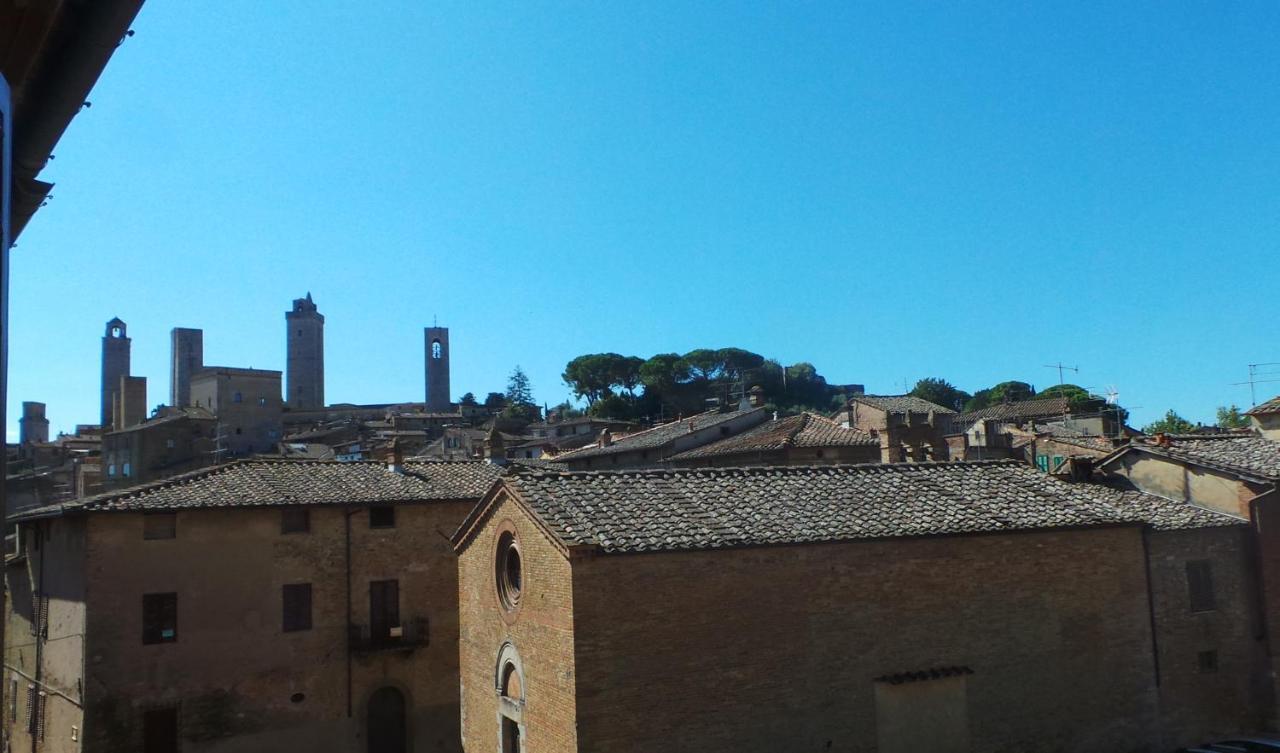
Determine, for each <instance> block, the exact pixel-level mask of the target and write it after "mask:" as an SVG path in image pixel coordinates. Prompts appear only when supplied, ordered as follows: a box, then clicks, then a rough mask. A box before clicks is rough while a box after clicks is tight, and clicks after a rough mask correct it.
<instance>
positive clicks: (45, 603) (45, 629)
mask: <svg viewBox="0 0 1280 753" xmlns="http://www.w3.org/2000/svg"><path fill="white" fill-rule="evenodd" d="M40 636H41V637H42V638H48V637H49V596H48V595H47V594H46V595H44V596H41V597H40Z"/></svg>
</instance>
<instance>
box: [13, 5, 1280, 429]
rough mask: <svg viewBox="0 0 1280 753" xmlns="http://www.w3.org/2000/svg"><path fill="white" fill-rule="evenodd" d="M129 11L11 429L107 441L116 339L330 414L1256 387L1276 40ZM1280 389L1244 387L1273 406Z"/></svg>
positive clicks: (579, 10) (50, 234) (1055, 30)
mask: <svg viewBox="0 0 1280 753" xmlns="http://www.w3.org/2000/svg"><path fill="white" fill-rule="evenodd" d="M854 6H855V4H853V3H831V4H819V3H805V4H796V3H779V4H776V5H759V4H746V3H733V4H730V3H721V4H715V3H673V4H665V3H659V2H644V3H614V4H612V5H611V7H607V6H606V4H604V3H587V4H573V5H553V4H550V3H524V4H515V3H511V4H501V5H499V4H485V3H474V2H465V3H454V4H443V3H434V2H433V3H423V2H416V1H415V2H404V3H392V2H377V3H368V2H359V3H357V2H346V3H338V2H318V3H312V2H283V1H281V2H270V3H264V2H261V0H242V1H239V2H218V3H208V2H205V3H197V2H186V1H182V2H175V1H174V0H150V1H149V2H148V3H147V4H146V6H145V7H144V8H143V10H142V13H141V15H140V16H139V18H138V20H137V22H136V24H135V26H134V28H135V29H136V30H137V35H136V36H134V37H132V38H131V39H129V40H128V41H127V42H125V44H124V45H123V46H122V47H121V48H120V49H119V50H118V51H117V53H116V55H115V57H114V58H113V59H112V61H111V64H110V66H109V67H108V68H107V71H106V74H105V75H104V76H103V78H102V80H101V81H100V82H99V84H98V86H97V88H96V89H95V90H94V92H93V94H92V96H91V100H92V102H93V106H92V107H91V108H90V109H88V110H85V111H83V112H82V114H81V115H80V116H79V117H78V118H77V119H76V121H75V122H74V123H73V125H72V127H71V128H70V130H69V131H68V133H67V135H66V136H65V137H64V139H63V141H62V143H61V144H60V145H59V147H58V150H57V153H56V154H57V159H56V161H54V162H53V163H51V164H50V166H49V168H48V169H47V170H46V172H45V174H44V177H46V178H47V179H53V180H55V181H56V182H57V184H58V185H57V187H56V189H55V190H54V200H53V201H52V202H51V203H50V204H49V206H47V207H46V208H45V209H43V210H42V211H41V212H40V213H39V214H38V215H37V217H36V218H35V220H34V221H33V223H32V224H31V226H30V227H29V228H28V230H27V231H26V233H25V234H24V235H23V237H22V238H21V239H20V240H19V244H18V246H17V248H16V249H15V251H14V255H13V260H12V269H13V282H12V300H11V302H10V312H11V319H12V334H11V341H10V343H11V356H10V374H11V382H10V384H11V388H10V398H9V399H10V405H9V416H10V424H11V425H10V427H9V432H10V436H11V437H12V436H13V435H14V431H15V429H16V419H17V414H18V408H19V404H20V402H21V401H22V400H24V399H25V400H41V401H45V402H47V403H49V413H50V418H51V420H52V422H53V427H54V429H55V430H56V429H69V428H71V427H72V426H73V425H74V424H75V423H76V422H94V421H96V419H97V413H98V380H99V346H100V342H99V338H100V337H101V335H102V330H103V326H104V323H105V322H106V321H107V320H108V319H110V318H111V317H112V316H117V315H118V316H120V317H121V318H123V319H124V320H125V321H126V322H128V324H129V331H130V335H131V336H132V337H133V364H134V369H133V372H134V373H135V374H141V375H145V376H147V377H148V378H149V380H150V381H149V390H150V402H151V404H153V405H154V404H157V403H160V402H163V401H165V400H166V399H167V397H168V381H169V380H168V364H167V358H168V347H169V344H168V342H169V341H168V337H169V334H168V333H169V330H170V328H172V327H174V326H188V327H201V328H203V329H204V330H205V348H206V361H207V362H210V363H217V364H224V365H237V366H254V367H258V368H276V369H282V368H283V366H284V345H285V330H284V320H283V313H284V311H285V309H286V308H288V307H289V302H290V300H291V299H292V298H294V297H297V296H301V295H302V294H304V293H306V292H307V291H311V293H312V294H313V296H314V297H315V300H316V302H317V304H318V305H319V307H320V310H321V311H322V312H323V313H324V314H325V316H326V317H327V328H326V333H325V334H326V345H327V350H326V360H327V366H328V371H327V385H326V386H327V397H328V399H329V400H330V401H331V402H339V401H351V402H382V401H395V400H420V399H422V393H423V386H422V383H423V375H422V346H423V343H422V327H423V326H424V325H427V324H430V323H431V321H432V317H433V316H438V317H439V321H440V323H441V324H442V325H447V326H449V327H450V328H451V337H452V341H453V369H454V370H453V389H454V393H455V394H454V397H455V398H456V397H458V396H459V395H460V394H461V393H463V392H465V391H473V392H476V393H478V394H481V395H483V394H484V393H485V392H487V391H489V390H500V389H502V388H503V387H504V385H505V381H506V377H507V375H508V374H509V373H510V371H511V369H512V367H513V366H515V365H516V364H520V365H522V366H523V367H524V368H525V369H526V371H527V372H528V373H529V375H530V377H531V379H532V381H533V385H534V388H535V393H536V396H537V398H538V399H539V401H545V402H549V403H555V402H557V401H559V400H560V399H562V398H564V397H565V396H567V392H568V391H567V389H566V388H565V387H564V385H563V384H562V382H561V380H560V372H561V371H562V369H563V366H564V364H565V362H566V361H567V360H569V359H570V358H571V357H573V356H575V355H578V354H581V353H587V352H596V351H604V350H613V351H618V352H621V353H626V354H635V355H641V356H648V355H651V354H653V353H655V352H660V351H678V352H684V351H686V350H689V349H691V348H695V347H724V346H730V345H732V346H737V347H744V348H748V349H751V350H755V351H757V352H760V353H763V354H765V355H767V356H770V357H774V358H777V359H779V360H781V361H783V362H784V363H793V362H796V361H800V360H806V361H811V362H812V363H814V364H815V365H817V367H818V370H819V371H820V373H822V374H823V375H824V376H826V377H827V378H828V379H830V380H832V381H837V382H862V383H865V384H866V386H867V388H868V390H869V391H874V392H894V391H901V390H902V381H903V379H904V378H905V379H907V380H910V381H914V380H915V379H917V378H919V377H925V376H942V377H946V378H947V379H949V380H951V381H952V382H954V383H955V384H957V385H958V386H960V387H962V388H965V389H968V390H970V391H973V390H976V389H979V388H982V387H987V386H990V385H991V384H993V383H995V382H998V381H1002V380H1005V379H1022V380H1026V381H1030V382H1033V383H1034V384H1036V385H1037V386H1038V387H1045V386H1048V385H1050V384H1052V383H1055V382H1056V381H1057V375H1056V373H1055V372H1053V371H1051V370H1050V369H1046V368H1044V366H1043V365H1044V364H1049V363H1054V362H1055V361H1057V360H1059V359H1062V360H1063V361H1065V362H1066V363H1068V364H1071V365H1077V364H1078V365H1079V367H1080V373H1079V375H1078V377H1076V376H1073V377H1072V380H1074V381H1077V382H1078V383H1080V384H1082V385H1084V386H1086V387H1090V388H1094V389H1098V390H1101V389H1103V388H1105V387H1106V386H1108V385H1115V386H1116V387H1118V389H1119V391H1120V394H1121V401H1122V402H1123V403H1126V404H1128V405H1130V406H1140V407H1136V408H1134V411H1133V412H1134V420H1135V422H1137V423H1144V422H1146V421H1148V420H1150V419H1152V418H1154V417H1155V416H1157V415H1158V414H1160V413H1162V412H1163V411H1164V410H1165V409H1167V408H1170V407H1172V408H1176V409H1177V410H1178V411H1180V412H1181V413H1183V414H1184V415H1185V416H1187V417H1188V418H1191V419H1193V420H1200V421H1206V422H1210V421H1212V420H1213V415H1214V409H1215V407H1216V406H1217V405H1219V404H1223V403H1231V402H1236V403H1240V404H1241V405H1247V404H1248V401H1249V393H1248V389H1247V388H1245V387H1235V386H1231V383H1232V382H1239V381H1242V380H1243V379H1244V378H1245V376H1246V369H1245V367H1246V364H1248V363H1251V362H1261V361H1280V342H1277V341H1276V340H1275V337H1274V321H1275V316H1276V314H1275V312H1276V300H1277V289H1278V283H1280V274H1278V273H1280V254H1278V253H1277V251H1278V249H1277V245H1278V243H1277V242H1278V241H1280V211H1278V210H1280V138H1278V137H1277V134H1280V97H1277V92H1280V47H1278V46H1277V44H1276V40H1277V39H1280V4H1277V3H1274V2H1255V3H1246V2H1239V3H1220V2H1203V3H1168V2H1150V3H1127V4H1122V5H1117V4H1114V3H1096V4H1092V3H1059V4H1056V5H1051V4H1046V3H1031V4H1019V3H932V2H930V3H912V2H892V3H882V4H880V5H879V6H878V7H872V6H870V5H869V4H857V7H854ZM1273 392H1280V384H1272V385H1261V386H1260V389H1259V399H1262V397H1263V393H1266V394H1267V395H1270V394H1271V393H1273Z"/></svg>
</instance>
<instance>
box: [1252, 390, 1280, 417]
mask: <svg viewBox="0 0 1280 753" xmlns="http://www.w3.org/2000/svg"><path fill="white" fill-rule="evenodd" d="M1271 413H1280V395H1278V396H1276V397H1273V398H1271V399H1270V400H1268V401H1267V402H1265V403H1263V404H1262V405H1258V406H1255V407H1253V408H1251V409H1249V410H1247V411H1245V415H1246V416H1265V415H1268V414H1271Z"/></svg>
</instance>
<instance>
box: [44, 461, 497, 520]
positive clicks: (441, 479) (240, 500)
mask: <svg viewBox="0 0 1280 753" xmlns="http://www.w3.org/2000/svg"><path fill="white" fill-rule="evenodd" d="M500 472H501V469H500V468H499V467H497V466H493V465H489V464H487V463H482V462H476V461H423V462H416V461H409V462H406V463H405V464H404V473H396V472H394V471H392V470H390V469H388V468H387V466H386V464H385V463H377V462H352V463H343V462H338V461H332V460H285V459H279V460H277V459H270V460H268V459H256V458H255V459H248V460H237V461H234V462H231V463H226V464H224V465H218V466H213V467H210V468H203V469H201V470H198V471H193V472H191V473H185V474H182V475H179V476H174V477H172V478H168V479H165V480H163V481H156V482H153V483H148V484H142V485H140V486H134V487H130V488H127V489H119V490H116V491H112V492H108V493H106V494H99V495H97V496H93V497H86V498H84V499H81V500H76V501H75V502H71V503H67V504H65V505H60V506H50V507H44V508H38V509H36V510H31V511H28V512H26V513H24V517H46V516H49V515H54V514H61V513H65V512H111V511H134V512H137V511H144V512H145V511H152V510H155V511H160V510H183V509H192V508H205V507H265V506H274V505H344V504H353V505H360V504H381V503H391V502H431V501H446V500H466V499H476V500H478V499H479V498H480V497H482V496H484V493H485V492H486V491H488V489H489V487H490V486H492V484H493V481H494V480H495V479H496V478H497V477H498V475H499V474H500Z"/></svg>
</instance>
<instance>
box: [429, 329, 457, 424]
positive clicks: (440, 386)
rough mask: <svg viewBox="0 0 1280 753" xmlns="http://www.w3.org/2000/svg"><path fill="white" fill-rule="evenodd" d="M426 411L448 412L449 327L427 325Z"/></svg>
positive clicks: (451, 407)
mask: <svg viewBox="0 0 1280 753" xmlns="http://www.w3.org/2000/svg"><path fill="white" fill-rule="evenodd" d="M426 345H427V352H426V356H427V412H428V413H448V412H449V411H450V410H452V409H453V403H452V402H451V401H450V400H449V328H448V327H427V328H426Z"/></svg>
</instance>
